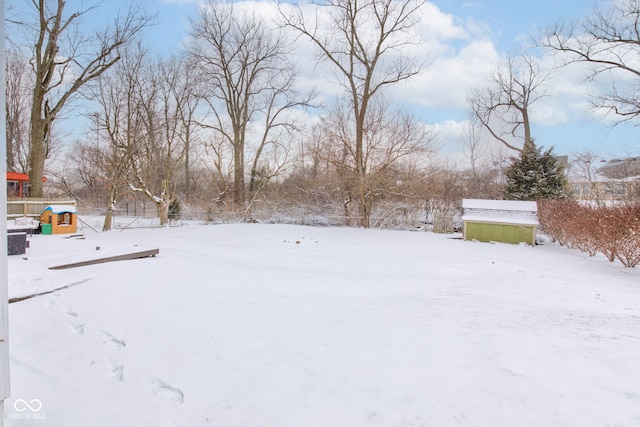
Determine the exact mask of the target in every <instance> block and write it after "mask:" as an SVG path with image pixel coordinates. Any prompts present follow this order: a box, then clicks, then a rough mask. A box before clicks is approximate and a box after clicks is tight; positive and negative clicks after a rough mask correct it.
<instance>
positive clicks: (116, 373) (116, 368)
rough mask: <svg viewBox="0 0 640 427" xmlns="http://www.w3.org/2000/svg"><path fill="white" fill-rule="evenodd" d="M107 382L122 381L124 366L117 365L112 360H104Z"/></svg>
mask: <svg viewBox="0 0 640 427" xmlns="http://www.w3.org/2000/svg"><path fill="white" fill-rule="evenodd" d="M105 363H106V365H107V381H109V382H112V383H115V382H118V383H119V382H122V381H124V365H118V364H117V363H116V361H115V360H113V359H106V360H105Z"/></svg>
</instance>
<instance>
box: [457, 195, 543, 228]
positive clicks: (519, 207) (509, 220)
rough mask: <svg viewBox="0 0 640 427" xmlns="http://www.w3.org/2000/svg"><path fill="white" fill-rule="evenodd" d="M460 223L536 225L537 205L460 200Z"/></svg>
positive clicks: (513, 201)
mask: <svg viewBox="0 0 640 427" xmlns="http://www.w3.org/2000/svg"><path fill="white" fill-rule="evenodd" d="M462 209H463V211H464V213H463V215H462V221H472V222H473V221H476V222H492V223H501V224H514V225H538V224H539V222H538V204H537V203H536V202H530V201H520V200H484V199H464V200H462Z"/></svg>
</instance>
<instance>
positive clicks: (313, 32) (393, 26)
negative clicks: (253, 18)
mask: <svg viewBox="0 0 640 427" xmlns="http://www.w3.org/2000/svg"><path fill="white" fill-rule="evenodd" d="M424 3H425V2H424V1H422V0H400V1H398V0H365V1H354V0H329V1H328V2H327V3H326V4H323V6H318V8H319V9H323V10H326V15H324V14H323V16H326V17H327V19H328V22H329V28H326V29H323V30H324V31H323V30H321V29H320V28H319V23H318V21H317V20H316V22H313V21H312V19H311V17H308V16H305V15H304V13H303V11H302V9H301V8H300V7H298V8H297V9H295V10H294V11H293V13H288V9H285V8H281V19H282V24H283V25H284V26H287V27H290V28H293V29H295V30H296V31H298V32H299V33H300V34H302V35H303V36H305V37H306V38H308V39H309V40H310V41H311V42H312V43H313V44H314V45H315V46H316V47H317V48H318V50H319V52H320V57H321V60H325V61H327V62H329V63H330V64H331V65H332V66H333V68H334V70H336V76H337V77H338V80H339V84H340V85H341V86H342V87H343V88H344V90H345V93H346V97H347V98H348V100H349V105H348V107H349V110H350V111H349V115H350V116H351V118H352V120H351V123H352V125H353V132H352V133H351V132H350V134H348V135H347V134H345V135H343V136H344V137H345V138H348V139H345V140H344V141H343V144H344V145H345V146H346V147H348V151H349V152H351V153H352V155H353V161H354V167H355V174H354V176H353V177H352V180H353V182H354V185H355V187H356V188H355V191H356V193H355V196H356V197H357V199H358V206H359V215H360V224H361V225H362V226H364V227H369V225H370V224H369V218H370V215H371V211H370V209H371V206H372V201H371V196H372V189H371V187H370V180H369V177H368V170H367V165H366V162H367V159H366V145H367V141H366V127H365V126H366V122H367V120H369V119H370V118H369V117H368V114H369V107H370V104H371V103H372V101H373V99H374V98H375V97H377V96H381V95H382V91H383V90H384V89H385V88H387V87H389V86H392V85H394V84H396V83H398V82H401V81H403V80H406V79H408V78H410V77H412V76H414V75H416V74H417V73H418V72H419V69H420V66H419V64H416V63H415V62H414V61H413V59H412V58H410V57H409V56H408V55H402V54H401V53H400V52H401V51H402V50H403V49H405V48H407V47H408V46H409V45H412V44H413V43H414V42H413V40H412V38H411V36H410V34H409V32H410V30H411V28H412V27H413V26H414V24H415V23H416V20H417V18H418V11H419V10H420V7H421V6H422V5H423V4H424ZM317 16H318V14H316V18H317ZM336 118H338V117H336ZM342 119H344V117H340V118H339V120H342ZM338 124H339V123H338Z"/></svg>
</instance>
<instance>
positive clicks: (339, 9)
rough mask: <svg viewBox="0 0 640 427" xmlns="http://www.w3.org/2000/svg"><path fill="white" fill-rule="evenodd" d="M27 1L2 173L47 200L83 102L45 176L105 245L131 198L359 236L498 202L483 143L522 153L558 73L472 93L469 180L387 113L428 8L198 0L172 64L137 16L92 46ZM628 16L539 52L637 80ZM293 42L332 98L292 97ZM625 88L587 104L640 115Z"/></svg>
mask: <svg viewBox="0 0 640 427" xmlns="http://www.w3.org/2000/svg"><path fill="white" fill-rule="evenodd" d="M31 3H32V4H31ZM31 3H30V4H31V6H32V7H30V8H29V10H30V11H32V12H34V13H32V14H31V15H29V14H25V15H21V14H19V13H13V12H12V13H9V14H8V16H9V21H10V25H12V26H13V27H12V28H13V29H14V30H15V31H14V32H12V33H11V34H12V37H11V40H10V42H11V48H10V49H9V50H8V53H7V58H8V61H7V101H6V102H7V104H6V110H7V167H8V169H9V170H14V171H18V172H25V173H29V175H30V178H31V183H30V184H31V194H32V195H34V196H41V195H42V190H43V189H42V180H41V179H40V178H41V177H42V176H43V173H44V166H45V162H46V161H47V159H49V158H50V157H51V156H52V154H53V153H55V151H56V150H58V151H60V150H61V149H62V148H61V147H63V144H62V143H61V141H62V140H63V138H62V136H61V133H60V132H59V131H58V129H57V128H56V124H57V123H58V122H59V121H60V119H61V118H64V117H65V115H67V116H68V115H73V114H79V113H78V111H79V110H80V109H77V110H75V111H74V110H72V109H71V107H72V106H74V105H79V104H78V101H82V104H81V105H83V107H82V112H81V113H82V114H83V115H84V116H86V117H88V118H89V119H90V122H91V126H90V131H88V132H87V133H86V134H85V135H84V136H83V137H81V138H80V139H78V140H77V141H74V142H73V144H68V143H67V144H66V145H67V147H69V146H70V147H71V149H70V150H69V152H68V154H66V156H67V159H68V161H66V162H65V163H64V164H63V165H61V166H60V165H58V166H56V167H51V168H49V169H48V170H47V175H49V176H50V177H53V178H55V179H52V180H51V181H53V182H54V183H55V184H56V185H57V188H58V190H59V191H63V192H65V193H68V194H69V195H71V196H73V197H76V198H78V199H79V200H80V201H81V202H84V203H85V204H87V205H101V206H102V209H103V210H104V212H106V218H105V223H104V229H105V230H108V229H110V228H111V221H112V215H113V212H114V209H115V208H116V206H118V204H120V205H121V203H122V202H123V201H124V202H129V201H134V202H135V203H136V206H137V203H138V201H139V200H140V199H143V200H146V201H147V203H150V204H151V205H152V206H153V207H154V209H155V210H156V211H157V213H158V215H159V217H160V219H161V222H162V223H165V222H166V221H167V220H168V217H169V209H170V207H171V206H172V204H173V205H175V204H176V203H178V201H179V202H181V203H183V204H185V205H188V206H189V207H191V208H193V209H199V210H200V211H201V212H207V213H208V215H209V216H211V215H213V214H217V213H220V212H232V213H233V214H234V215H237V217H239V218H243V219H245V220H246V219H250V218H253V217H256V216H257V212H259V210H260V209H264V208H265V207H271V208H272V210H275V209H276V208H275V207H274V206H276V205H278V206H279V207H280V208H283V209H294V208H296V209H301V210H302V211H305V212H307V213H310V214H315V213H317V214H320V212H322V215H324V216H325V217H327V216H332V217H334V218H339V221H340V222H341V223H347V224H357V225H360V226H364V227H369V226H379V225H381V224H383V223H388V222H392V220H391V217H400V218H402V217H405V218H424V217H428V215H429V212H432V211H434V210H436V209H437V210H448V209H454V208H455V206H456V205H457V204H458V203H459V201H460V199H461V198H463V197H479V198H499V197H500V195H501V187H502V186H503V184H504V182H503V181H504V179H503V171H504V169H505V168H506V167H507V166H508V163H509V161H508V156H507V154H504V152H502V151H493V152H492V151H487V141H488V140H495V141H497V142H499V145H500V146H502V147H504V148H505V149H507V150H511V151H512V152H515V153H521V152H522V150H523V148H524V147H525V146H526V145H527V143H529V142H533V129H532V124H531V114H530V108H531V107H532V105H534V104H535V103H536V102H538V101H539V100H540V99H542V98H543V97H544V96H546V95H547V93H546V92H545V84H546V83H547V81H548V80H549V79H550V78H551V76H552V71H550V70H543V68H542V67H541V66H540V65H539V62H538V60H537V59H536V57H535V56H534V55H532V54H531V53H528V52H522V53H520V54H518V55H515V56H511V57H509V58H508V59H507V61H506V62H505V63H504V64H502V65H497V66H496V67H495V69H494V71H493V73H492V74H491V75H490V78H489V82H488V85H487V87H485V88H479V89H477V90H475V91H471V92H470V93H469V95H468V101H469V105H470V110H471V120H469V123H470V124H469V128H468V131H467V132H466V134H465V135H464V137H463V139H464V150H465V154H466V155H467V158H468V159H469V160H470V164H471V167H470V168H468V169H467V170H464V171H461V170H460V169H459V168H458V167H457V166H454V165H450V164H447V162H446V161H435V160H434V159H435V157H434V152H435V148H434V147H435V145H434V141H435V139H436V136H437V135H436V134H435V133H434V132H433V130H432V128H430V127H428V126H426V125H425V124H423V123H421V122H418V121H417V120H416V119H415V118H413V117H412V116H411V115H409V114H407V112H406V111H404V110H402V109H399V108H398V106H396V105H394V104H392V103H391V102H390V101H389V100H390V99H391V97H390V96H389V90H391V89H392V88H394V87H395V86H397V84H399V83H401V82H404V81H406V80H408V79H411V78H412V77H414V76H415V75H417V74H419V73H420V71H421V69H422V67H423V66H424V64H421V63H418V62H416V60H415V59H414V58H413V57H412V56H410V55H408V54H406V53H405V52H409V51H411V49H408V48H411V47H413V46H414V44H415V40H414V38H413V36H412V32H413V30H414V28H415V25H416V23H417V20H418V19H419V17H420V11H421V8H422V6H423V4H424V1H423V0H367V1H364V2H359V1H358V2H355V1H352V0H330V1H329V2H327V3H326V4H323V5H322V6H317V7H322V8H324V10H326V11H328V13H323V14H318V13H317V10H314V9H313V8H311V7H307V5H304V6H296V5H291V4H281V5H280V6H279V7H278V9H277V11H276V12H275V14H276V15H277V16H276V19H275V21H274V20H267V19H266V18H264V17H262V16H258V15H256V14H255V13H254V12H253V11H251V10H248V9H246V8H245V6H243V5H241V4H233V3H219V2H214V1H209V3H207V4H206V5H205V6H204V7H202V8H201V9H200V13H199V16H198V17H197V18H196V19H194V20H193V22H192V25H191V31H190V34H189V39H188V42H186V44H185V48H184V49H183V51H181V52H178V53H175V54H173V55H171V56H160V55H158V54H154V53H151V52H150V51H149V50H148V48H147V47H146V46H145V45H144V44H143V43H142V42H141V41H140V40H141V39H142V37H141V35H142V34H143V32H144V29H145V27H146V26H148V25H149V24H150V23H152V22H153V18H151V17H149V16H148V15H147V14H145V13H144V12H143V11H141V10H139V9H130V10H129V11H127V12H126V13H124V14H122V15H120V17H119V18H117V19H116V20H115V22H113V23H111V24H110V25H108V26H106V27H105V28H104V29H103V30H91V31H89V30H88V29H87V28H86V27H83V19H84V18H85V17H86V16H87V15H88V14H91V13H95V12H96V7H97V6H95V7H94V6H89V7H87V8H84V9H82V8H81V9H78V10H73V11H69V10H67V8H68V6H67V4H66V2H65V1H64V0H33V1H32V2H31ZM81 7H82V6H81ZM634 12H635V13H634ZM639 15H640V4H639V2H637V1H634V0H624V1H622V2H618V3H616V4H615V5H614V7H613V8H611V9H606V10H604V9H596V10H595V11H594V14H593V16H592V17H590V18H589V19H587V20H585V21H584V22H582V23H580V24H576V26H572V27H568V26H556V27H554V28H551V29H549V30H548V31H546V33H545V35H544V37H543V38H542V39H541V41H540V42H539V46H538V47H544V48H546V49H547V51H551V52H555V53H558V54H559V55H561V57H562V58H563V59H564V61H563V62H564V64H563V65H568V64H571V63H575V62H587V63H590V64H593V65H594V68H593V74H592V76H591V77H594V78H595V77H599V76H602V75H603V74H608V73H614V74H613V75H614V77H616V76H620V75H621V74H625V73H626V74H628V75H630V76H631V75H633V76H638V75H640V69H639V68H638V67H636V66H635V63H634V62H633V60H634V58H635V57H636V56H637V53H638V49H640V43H638V42H637V41H634V40H633V28H635V26H634V24H637V19H638V16H639ZM319 17H322V19H321V20H320V21H319ZM634 19H635V21H634ZM291 34H295V35H296V36H297V39H295V40H292V39H290V38H288V36H287V35H289V36H290V35H291ZM636 40H637V38H636ZM301 41H304V43H307V44H308V45H309V46H311V47H313V48H314V49H315V50H316V53H317V60H318V69H319V70H327V72H328V75H327V76H326V78H325V80H326V81H327V84H331V85H334V87H336V88H338V89H337V90H336V93H337V95H336V97H335V98H334V99H322V100H320V99H318V97H317V96H316V93H315V92H314V91H313V90H311V91H310V92H306V93H302V92H300V89H299V88H300V87H301V86H300V85H298V84H297V78H298V75H297V69H296V64H295V60H294V58H292V57H291V54H290V53H291V52H292V50H293V47H292V46H293V45H292V43H300V42H301ZM25 46H27V47H28V49H26V48H25ZM614 80H615V79H614ZM623 80H624V81H629V80H630V79H623ZM629 88H633V84H632V83H629V85H628V86H624V87H622V86H620V85H615V86H614V90H613V91H612V92H611V93H607V94H600V95H598V96H597V97H595V98H594V107H598V108H608V109H609V110H611V111H613V112H614V113H617V114H619V115H620V116H621V117H622V119H623V120H627V119H629V120H630V119H632V118H635V117H636V116H637V115H638V111H640V110H638V109H637V108H636V107H634V105H637V104H634V102H635V101H634V99H633V98H634V96H633V93H632V92H630V91H629V90H631V89H629ZM623 89H625V91H624V93H623ZM634 108H636V109H634Z"/></svg>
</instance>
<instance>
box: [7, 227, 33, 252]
mask: <svg viewBox="0 0 640 427" xmlns="http://www.w3.org/2000/svg"><path fill="white" fill-rule="evenodd" d="M27 246H28V245H27V233H24V232H22V233H9V234H7V253H8V254H9V255H23V254H24V253H25V252H26V249H27Z"/></svg>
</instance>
